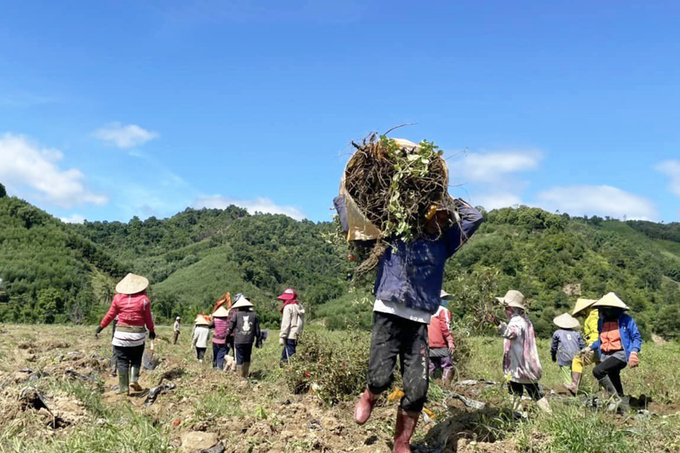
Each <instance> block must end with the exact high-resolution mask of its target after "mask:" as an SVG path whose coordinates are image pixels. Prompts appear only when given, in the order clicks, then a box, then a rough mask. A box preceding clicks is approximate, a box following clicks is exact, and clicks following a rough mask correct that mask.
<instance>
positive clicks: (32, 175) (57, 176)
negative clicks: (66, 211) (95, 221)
mask: <svg viewBox="0 0 680 453" xmlns="http://www.w3.org/2000/svg"><path fill="white" fill-rule="evenodd" d="M62 158H63V154H62V153H61V152H60V151H59V150H57V149H51V148H40V147H39V146H38V145H35V144H33V143H31V142H30V141H29V140H28V139H27V138H26V137H24V136H22V135H14V134H10V133H5V134H4V135H2V136H1V137H0V181H1V182H3V183H4V184H5V185H6V186H7V187H8V189H10V192H13V193H15V194H17V195H19V196H23V197H25V196H26V195H31V194H32V192H33V193H35V192H37V195H38V196H39V197H41V198H43V199H44V200H46V201H47V202H49V203H53V204H55V205H57V206H61V207H63V208H71V207H73V206H77V205H82V204H96V205H102V204H105V203H106V202H107V201H108V200H107V198H106V197H105V196H103V195H98V194H95V193H93V192H91V191H90V190H88V189H86V188H85V186H84V185H83V180H84V179H85V176H84V175H83V174H82V173H81V172H80V170H77V169H75V168H71V169H68V170H62V169H61V168H59V165H58V161H59V160H61V159H62Z"/></svg>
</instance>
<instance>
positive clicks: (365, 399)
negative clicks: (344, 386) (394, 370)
mask: <svg viewBox="0 0 680 453" xmlns="http://www.w3.org/2000/svg"><path fill="white" fill-rule="evenodd" d="M376 401H378V395H374V394H373V393H371V391H370V390H368V389H366V390H365V391H364V393H362V395H361V398H360V399H359V402H358V403H357V405H356V406H355V407H354V421H355V422H357V424H359V425H363V424H364V423H366V422H367V421H368V419H369V418H371V412H373V407H374V406H375V402H376Z"/></svg>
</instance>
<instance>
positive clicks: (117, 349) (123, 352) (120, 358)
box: [113, 345, 144, 373]
mask: <svg viewBox="0 0 680 453" xmlns="http://www.w3.org/2000/svg"><path fill="white" fill-rule="evenodd" d="M113 351H114V353H115V354H116V359H117V362H118V373H128V372H129V369H130V368H131V367H136V368H137V369H139V368H140V367H141V366H142V356H143V355H144V345H140V346H130V347H124V346H114V347H113Z"/></svg>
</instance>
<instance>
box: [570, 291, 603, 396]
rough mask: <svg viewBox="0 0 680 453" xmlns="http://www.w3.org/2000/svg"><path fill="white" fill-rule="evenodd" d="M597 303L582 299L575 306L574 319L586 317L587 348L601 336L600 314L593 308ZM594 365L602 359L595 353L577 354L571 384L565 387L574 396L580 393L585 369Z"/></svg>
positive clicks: (584, 332) (584, 333) (592, 300)
mask: <svg viewBox="0 0 680 453" xmlns="http://www.w3.org/2000/svg"><path fill="white" fill-rule="evenodd" d="M595 302H597V299H581V298H579V299H578V300H577V301H576V306H574V311H572V312H571V315H572V316H574V317H577V318H578V317H584V318H585V320H584V321H583V339H584V340H585V342H586V345H587V346H590V345H591V344H593V343H595V342H596V341H597V338H598V336H599V332H598V331H597V321H598V320H599V319H600V312H599V311H598V310H597V308H594V307H593V304H594V303H595ZM593 363H600V357H599V355H597V354H596V353H595V352H591V353H588V354H576V356H575V357H574V360H572V362H571V384H567V385H565V386H564V388H566V389H567V390H569V392H571V394H572V395H574V396H576V394H577V393H578V386H579V384H580V383H581V377H582V376H583V367H584V366H587V365H592V364H593Z"/></svg>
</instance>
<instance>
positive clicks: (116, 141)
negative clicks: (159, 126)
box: [92, 122, 159, 149]
mask: <svg viewBox="0 0 680 453" xmlns="http://www.w3.org/2000/svg"><path fill="white" fill-rule="evenodd" d="M92 135H93V136H94V137H95V138H98V139H100V140H103V141H105V142H108V143H109V144H111V145H114V146H117V147H118V148H123V149H126V148H134V147H135V146H141V145H143V144H144V143H146V142H148V141H149V140H153V139H154V138H158V137H159V134H158V133H156V132H151V131H147V130H146V129H143V128H141V127H139V126H137V125H136V124H128V125H126V126H125V125H123V124H121V123H118V122H116V123H111V124H107V125H106V126H104V127H102V128H100V129H97V130H96V131H95V132H94V133H93V134H92Z"/></svg>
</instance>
